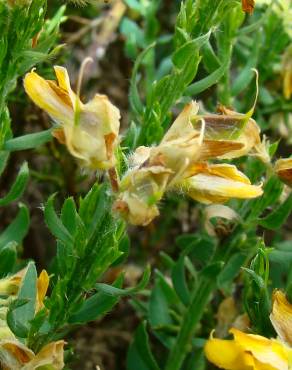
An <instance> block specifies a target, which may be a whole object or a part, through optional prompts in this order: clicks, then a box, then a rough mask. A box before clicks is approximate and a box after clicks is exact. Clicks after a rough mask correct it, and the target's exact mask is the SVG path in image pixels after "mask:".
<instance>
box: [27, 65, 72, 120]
mask: <svg viewBox="0 0 292 370" xmlns="http://www.w3.org/2000/svg"><path fill="white" fill-rule="evenodd" d="M24 88H25V91H26V93H27V94H28V96H29V97H30V98H31V99H32V101H33V102H34V103H35V104H36V105H38V106H39V107H40V108H41V109H43V110H45V111H46V112H47V113H48V114H49V115H50V116H51V117H52V118H53V120H55V121H56V122H58V123H69V124H71V122H73V118H74V113H73V107H72V104H71V100H70V97H69V95H68V93H67V92H66V91H65V90H63V89H61V88H60V87H58V86H57V85H56V84H55V83H54V82H52V81H46V80H45V79H43V78H42V77H40V76H39V75H38V74H37V73H35V72H34V71H32V72H29V73H27V74H26V75H25V78H24Z"/></svg>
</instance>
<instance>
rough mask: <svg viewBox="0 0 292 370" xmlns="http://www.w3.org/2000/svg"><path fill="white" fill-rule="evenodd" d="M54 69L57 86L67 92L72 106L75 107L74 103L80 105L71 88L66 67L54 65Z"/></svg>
mask: <svg viewBox="0 0 292 370" xmlns="http://www.w3.org/2000/svg"><path fill="white" fill-rule="evenodd" d="M54 70H55V74H56V77H57V81H58V86H59V87H60V88H61V89H63V90H64V91H65V92H66V93H67V94H68V96H69V98H70V100H71V105H72V107H74V109H75V107H76V103H77V104H78V106H80V105H82V103H81V102H80V100H79V98H78V97H77V95H76V94H75V93H74V92H73V90H72V89H71V85H70V78H69V75H68V72H67V69H66V68H64V67H61V66H54Z"/></svg>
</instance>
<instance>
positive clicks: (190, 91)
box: [185, 59, 229, 95]
mask: <svg viewBox="0 0 292 370" xmlns="http://www.w3.org/2000/svg"><path fill="white" fill-rule="evenodd" d="M228 66H229V59H227V60H226V61H225V62H223V63H222V64H221V66H220V67H218V68H217V69H216V70H215V71H214V72H212V73H211V74H209V75H208V76H207V77H205V78H203V79H202V80H200V81H197V82H194V83H193V84H191V85H190V86H188V87H187V88H186V91H185V94H186V95H198V94H199V93H201V92H203V91H205V90H207V89H208V88H209V87H211V86H212V85H215V84H217V83H218V82H219V80H220V79H221V78H222V77H223V76H224V74H225V72H226V71H227V69H228Z"/></svg>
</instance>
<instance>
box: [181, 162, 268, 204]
mask: <svg viewBox="0 0 292 370" xmlns="http://www.w3.org/2000/svg"><path fill="white" fill-rule="evenodd" d="M174 186H175V187H178V188H181V189H182V190H183V191H184V192H185V193H186V194H187V195H189V196H190V197H191V198H193V199H195V200H197V201H198V202H201V203H205V204H211V203H223V202H225V201H227V200H229V199H230V198H239V199H240V198H241V199H249V198H255V197H258V196H260V195H262V193H263V191H262V188H261V185H258V186H256V185H251V183H250V181H249V179H248V178H247V177H246V176H245V175H244V174H243V173H242V172H240V171H238V169H237V168H236V167H235V166H233V165H229V164H207V163H199V164H197V165H194V166H193V167H192V168H191V169H190V170H189V177H187V178H186V179H184V180H182V181H178V182H176V183H175V184H174Z"/></svg>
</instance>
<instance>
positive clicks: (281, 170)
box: [274, 158, 292, 187]
mask: <svg viewBox="0 0 292 370" xmlns="http://www.w3.org/2000/svg"><path fill="white" fill-rule="evenodd" d="M274 169H275V172H276V174H277V175H278V176H279V178H280V179H281V180H282V181H283V182H284V183H285V184H287V185H289V186H290V187H292V158H282V159H279V160H278V161H277V162H276V163H275V167H274Z"/></svg>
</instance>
